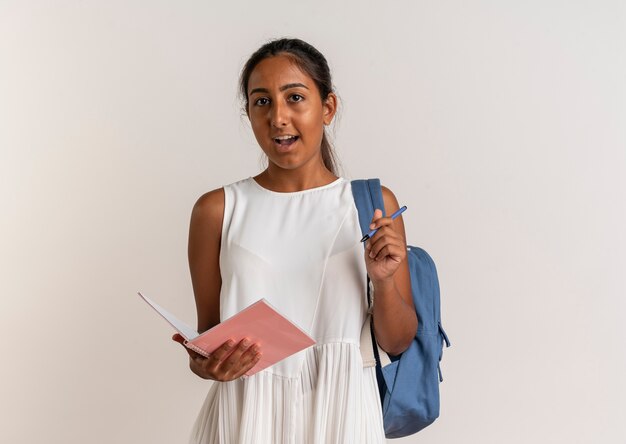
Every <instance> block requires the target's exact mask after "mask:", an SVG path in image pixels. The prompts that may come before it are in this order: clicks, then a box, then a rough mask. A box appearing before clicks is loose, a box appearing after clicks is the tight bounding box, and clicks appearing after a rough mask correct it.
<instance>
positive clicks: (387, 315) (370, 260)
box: [365, 187, 417, 355]
mask: <svg viewBox="0 0 626 444" xmlns="http://www.w3.org/2000/svg"><path fill="white" fill-rule="evenodd" d="M383 200H384V203H385V213H386V214H387V215H390V214H392V213H393V212H394V211H396V210H397V209H398V208H399V205H398V201H397V199H396V197H395V196H394V194H393V193H392V192H391V191H390V190H389V189H388V188H385V187H383ZM381 216H382V212H381V211H380V210H378V211H376V212H375V214H374V223H375V227H380V228H379V230H378V232H377V233H376V234H375V235H374V236H373V237H372V238H371V239H370V240H369V241H368V245H367V249H366V253H365V260H366V264H367V269H368V274H369V276H370V279H371V280H372V284H373V286H374V298H375V302H374V314H373V320H374V332H375V334H376V339H377V341H378V344H379V345H380V346H381V348H382V349H383V350H385V351H386V352H387V353H389V354H391V355H398V354H400V353H402V352H403V351H404V350H406V349H407V347H408V346H409V344H410V343H411V340H412V339H413V337H414V336H415V332H416V331H417V316H416V314H415V307H414V305H413V298H412V296H411V279H410V275H409V266H408V261H407V258H406V240H405V239H406V234H405V231H404V222H403V221H402V216H400V217H397V218H396V219H394V220H391V218H389V217H385V218H382V217H381ZM370 253H371V254H372V255H373V256H374V257H370Z"/></svg>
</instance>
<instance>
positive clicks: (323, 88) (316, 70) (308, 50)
mask: <svg viewBox="0 0 626 444" xmlns="http://www.w3.org/2000/svg"><path fill="white" fill-rule="evenodd" d="M279 54H280V55H286V56H288V57H290V58H291V59H292V60H293V62H294V63H295V64H296V66H297V67H298V68H300V69H301V70H302V72H304V73H306V74H307V75H308V76H309V77H311V79H313V81H314V82H315V85H316V86H317V89H318V90H319V92H320V98H321V99H322V101H324V100H326V98H327V97H328V94H330V93H331V92H333V85H332V79H331V75H330V69H329V67H328V62H327V61H326V58H325V57H324V56H323V55H322V53H321V52H319V51H318V50H317V49H315V48H314V47H313V46H311V45H309V44H308V43H306V42H304V41H302V40H300V39H287V38H282V39H277V40H271V41H269V42H267V43H266V44H265V45H263V46H261V47H260V48H259V49H258V50H257V51H256V52H255V53H254V54H252V55H251V56H250V58H249V59H248V61H247V62H246V64H245V65H244V67H243V69H242V71H241V76H240V78H239V93H240V94H241V97H242V99H243V102H244V104H245V110H247V109H248V106H249V102H248V81H249V80H250V74H252V71H253V70H254V68H255V67H256V65H258V64H259V62H261V61H262V60H264V59H267V58H269V57H274V56H277V55H279ZM320 148H321V151H322V160H323V161H324V166H325V167H326V168H328V169H329V170H330V171H331V172H332V173H333V174H334V175H336V176H337V175H338V174H337V157H336V155H335V152H334V150H333V147H332V145H331V143H330V141H329V138H328V135H327V134H326V130H324V134H323V135H322V145H321V147H320Z"/></svg>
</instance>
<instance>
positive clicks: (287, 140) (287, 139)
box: [273, 136, 299, 146]
mask: <svg viewBox="0 0 626 444" xmlns="http://www.w3.org/2000/svg"><path fill="white" fill-rule="evenodd" d="M298 139H299V137H298V136H280V137H274V139H273V140H274V142H275V143H277V144H278V145H280V146H289V145H291V144H293V143H294V142H295V141H296V140H298Z"/></svg>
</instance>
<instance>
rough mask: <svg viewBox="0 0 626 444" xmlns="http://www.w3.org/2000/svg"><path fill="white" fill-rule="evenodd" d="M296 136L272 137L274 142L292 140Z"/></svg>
mask: <svg viewBox="0 0 626 444" xmlns="http://www.w3.org/2000/svg"><path fill="white" fill-rule="evenodd" d="M295 137H296V136H280V137H274V139H276V140H288V139H293V138H295Z"/></svg>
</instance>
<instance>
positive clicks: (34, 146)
mask: <svg viewBox="0 0 626 444" xmlns="http://www.w3.org/2000/svg"><path fill="white" fill-rule="evenodd" d="M281 36H292V37H299V38H302V39H304V40H307V41H309V42H310V43H312V44H313V45H314V46H316V47H317V48H318V49H319V50H320V51H321V52H322V53H324V54H325V55H326V57H327V58H328V60H329V62H330V65H331V69H332V70H333V74H334V82H335V85H336V88H337V91H338V93H339V96H340V99H341V105H342V110H341V115H340V119H339V122H338V124H337V125H336V127H335V133H336V136H335V138H334V140H335V144H336V146H337V151H338V154H339V157H340V159H341V160H342V162H343V165H344V169H343V173H344V175H345V176H346V177H348V178H363V177H372V176H378V177H380V178H381V179H382V181H383V183H384V184H386V185H387V186H388V187H390V188H391V189H392V190H393V191H394V192H395V194H396V196H397V197H398V199H399V201H400V202H401V204H405V205H407V206H408V207H409V210H408V211H407V212H406V213H405V216H404V218H405V222H406V224H407V234H408V239H409V241H410V242H411V243H413V244H415V245H419V246H422V247H423V248H425V249H426V250H427V251H429V252H430V254H431V255H432V256H433V258H434V259H435V261H436V263H437V265H438V269H439V275H440V281H441V289H442V305H443V306H442V309H443V322H444V326H445V327H446V329H447V332H448V334H449V336H450V338H451V339H452V342H453V347H452V348H450V349H447V350H446V351H445V353H444V362H443V371H444V378H445V381H444V383H443V384H442V385H441V389H442V416H441V418H440V419H439V420H438V421H437V422H436V423H435V424H434V425H433V426H431V427H429V428H428V429H426V430H424V431H423V432H421V433H419V434H418V435H416V436H414V437H411V438H407V439H405V440H399V441H396V442H406V443H428V444H430V443H460V442H469V443H498V444H500V443H530V442H535V443H568V444H570V443H623V442H626V425H625V422H624V419H625V418H626V406H625V402H624V398H625V397H626V383H625V382H624V375H625V374H626V353H625V350H626V332H625V329H624V327H623V318H624V315H625V313H626V310H625V309H626V302H625V298H624V295H625V293H626V283H625V279H624V274H625V272H626V236H625V235H624V227H625V226H626V129H625V128H626V125H625V124H626V87H625V79H626V44H625V42H626V6H625V3H624V2H622V1H620V0H615V1H609V0H605V1H590V0H589V1H564V0H563V1H556V0H551V1H545V0H544V1H538V0H532V1H526V2H518V1H512V0H510V1H487V0H480V1H462V0H455V1H438V2H425V1H394V2H365V1H363V0H360V1H345V2H334V1H333V2H331V1H315V2H293V1H286V0H285V1H275V0H272V1H260V2H240V1H232V2H209V1H204V2H201V1H184V2H175V1H165V0H159V1H138V0H135V1H106V2H105V1H101V2H96V1H69V0H65V1H56V2H44V1H1V0H0V204H1V207H0V216H1V217H0V235H1V236H2V237H1V247H0V270H2V271H1V278H0V297H1V299H0V329H1V330H0V338H1V341H2V344H1V351H2V359H1V364H0V417H1V418H2V420H1V422H2V426H1V427H0V441H1V442H3V443H36V442H45V443H182V442H186V440H187V436H188V433H189V431H190V429H191V426H192V423H193V421H194V419H195V417H196V415H197V413H198V410H199V408H200V405H201V403H202V401H203V399H204V396H205V394H206V392H207V389H208V383H207V382H206V381H203V380H200V379H199V378H197V377H195V376H194V375H193V374H192V373H191V372H190V371H189V370H188V364H187V358H186V355H185V353H184V351H183V350H182V349H181V348H180V346H179V345H178V344H175V343H173V342H172V341H171V340H170V336H171V333H172V332H171V330H170V329H169V327H168V326H167V324H165V322H163V321H162V320H160V319H159V318H158V317H157V316H156V315H155V313H153V312H152V311H151V310H150V309H149V308H148V307H147V306H146V305H145V303H143V302H142V301H140V299H139V297H138V296H136V294H135V292H136V291H137V290H142V291H144V292H145V293H146V294H147V295H149V296H151V297H153V298H154V299H156V300H158V301H159V302H160V303H161V304H162V305H163V306H165V307H167V308H169V309H171V311H172V312H174V313H176V314H177V315H178V316H179V317H180V318H182V319H184V320H186V321H188V323H189V324H191V325H192V326H195V305H194V301H193V294H192V291H191V284H190V279H189V274H188V269H187V257H186V247H187V246H186V242H187V229H188V222H189V215H190V211H191V207H192V205H193V203H194V202H195V200H196V199H197V197H198V196H200V195H201V194H202V193H204V192H205V191H207V190H210V189H214V188H217V187H220V186H222V185H224V184H227V183H230V182H233V181H236V180H239V179H242V178H245V177H248V176H250V175H254V174H256V173H257V172H258V171H259V170H260V168H261V166H260V149H259V148H258V147H257V146H256V143H255V140H254V137H253V135H252V133H251V130H250V128H249V125H248V124H247V122H246V119H245V118H242V117H241V110H240V104H239V102H238V99H237V96H236V94H237V77H238V74H239V71H240V69H241V67H242V66H243V63H244V62H245V60H246V59H247V57H248V56H249V55H250V54H251V53H252V52H253V51H254V50H255V49H256V48H258V47H259V46H260V45H261V44H263V43H264V42H265V41H266V40H267V39H269V38H272V37H281Z"/></svg>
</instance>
